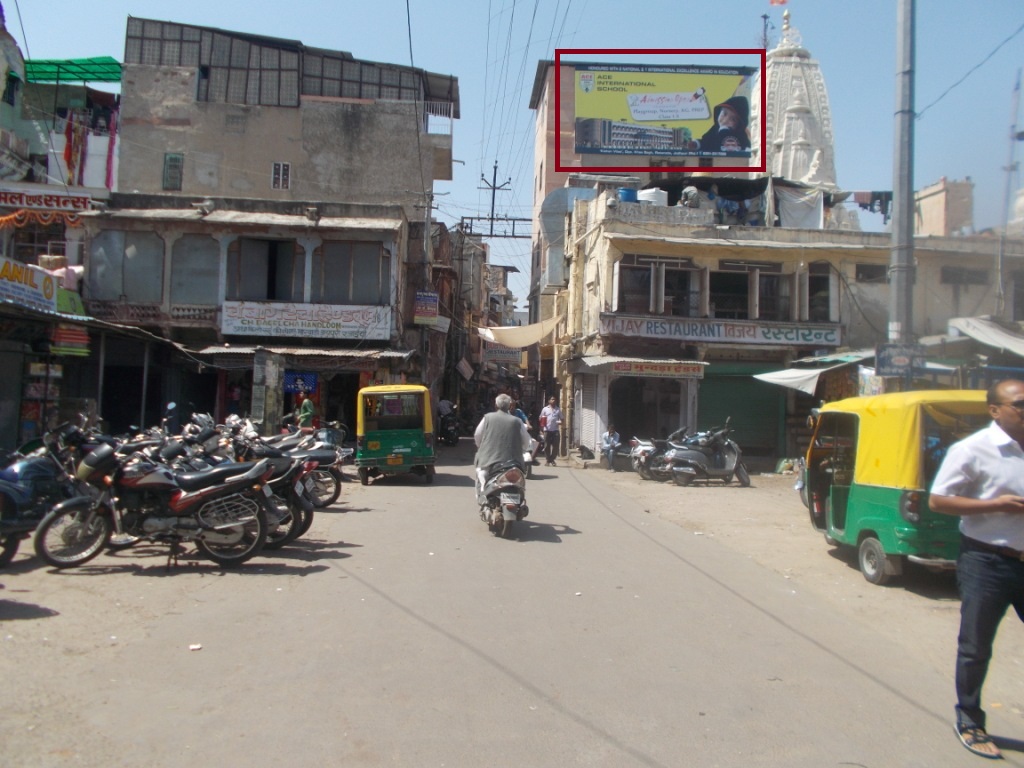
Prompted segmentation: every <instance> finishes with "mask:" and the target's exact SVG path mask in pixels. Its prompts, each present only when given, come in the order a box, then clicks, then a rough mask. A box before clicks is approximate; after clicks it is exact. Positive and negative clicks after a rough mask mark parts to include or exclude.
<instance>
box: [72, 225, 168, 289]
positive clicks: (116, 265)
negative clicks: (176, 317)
mask: <svg viewBox="0 0 1024 768" xmlns="http://www.w3.org/2000/svg"><path fill="white" fill-rule="evenodd" d="M87 263H88V265H89V273H88V276H87V278H86V288H87V292H88V297H89V298H90V299H96V300H100V301H117V300H118V299H124V300H126V301H129V302H132V303H135V304H158V303H160V301H161V300H162V298H163V275H164V241H163V240H161V239H160V237H159V236H158V235H157V234H156V233H155V232H124V231H121V230H105V231H103V232H99V233H98V234H97V235H96V236H95V237H93V239H92V242H91V243H90V245H89V260H88V262H87Z"/></svg>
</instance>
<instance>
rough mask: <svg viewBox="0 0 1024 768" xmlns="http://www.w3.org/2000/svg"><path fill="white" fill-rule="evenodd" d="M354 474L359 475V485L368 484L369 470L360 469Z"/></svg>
mask: <svg viewBox="0 0 1024 768" xmlns="http://www.w3.org/2000/svg"><path fill="white" fill-rule="evenodd" d="M356 472H357V473H358V474H359V484H360V485H369V484H370V470H368V469H367V468H366V467H360V468H359V469H357V470H356Z"/></svg>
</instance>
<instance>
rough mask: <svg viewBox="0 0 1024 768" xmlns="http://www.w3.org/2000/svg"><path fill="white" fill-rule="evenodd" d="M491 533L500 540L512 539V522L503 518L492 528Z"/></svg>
mask: <svg viewBox="0 0 1024 768" xmlns="http://www.w3.org/2000/svg"><path fill="white" fill-rule="evenodd" d="M491 533H493V534H494V535H495V536H497V537H498V538H499V539H510V538H512V521H511V520H506V519H505V518H504V517H503V518H501V519H500V520H498V521H497V522H496V523H494V524H493V525H492V526H491Z"/></svg>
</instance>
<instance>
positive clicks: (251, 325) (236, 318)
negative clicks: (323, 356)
mask: <svg viewBox="0 0 1024 768" xmlns="http://www.w3.org/2000/svg"><path fill="white" fill-rule="evenodd" d="M220 326H221V332H223V333H225V334H228V335H237V336H274V337H278V336H299V337H302V338H308V339H354V340H363V339H366V340H373V341H387V340H388V339H389V338H390V337H391V307H379V306H363V305H349V304H293V303H291V302H273V303H269V302H261V301H225V302H224V309H223V311H222V313H221V321H220Z"/></svg>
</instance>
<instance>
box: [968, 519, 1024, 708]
mask: <svg viewBox="0 0 1024 768" xmlns="http://www.w3.org/2000/svg"><path fill="white" fill-rule="evenodd" d="M957 585H958V587H959V589H960V634H959V637H958V639H957V651H956V699H957V703H956V716H957V722H958V723H960V724H962V725H967V726H980V727H982V728H984V727H985V710H983V709H982V708H981V689H982V686H983V685H984V684H985V676H986V674H987V673H988V664H989V661H990V660H991V658H992V644H993V642H994V641H995V637H996V630H998V629H999V623H1000V622H1001V621H1002V620H1003V616H1005V615H1006V610H1007V609H1008V608H1009V607H1010V606H1011V605H1012V606H1013V607H1014V609H1015V610H1016V612H1017V616H1018V617H1020V618H1021V619H1024V562H1021V561H1020V560H1015V559H1013V558H1011V557H1006V556H1004V555H1000V554H997V553H995V552H988V551H985V550H983V549H974V548H972V546H971V539H968V538H964V539H963V540H962V543H961V551H960V558H959V559H958V560H957Z"/></svg>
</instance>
